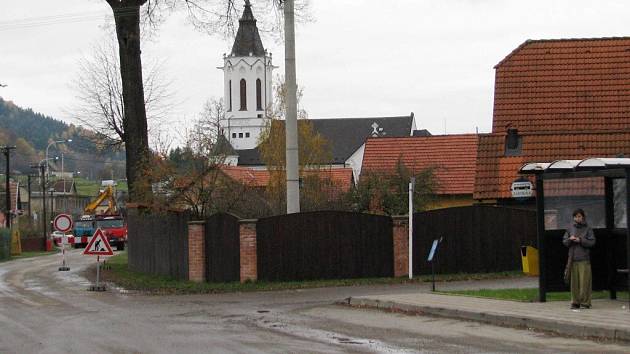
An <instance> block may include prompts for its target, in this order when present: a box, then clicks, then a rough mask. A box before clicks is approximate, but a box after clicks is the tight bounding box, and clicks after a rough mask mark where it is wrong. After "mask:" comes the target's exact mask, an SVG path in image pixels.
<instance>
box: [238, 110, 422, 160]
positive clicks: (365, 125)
mask: <svg viewBox="0 0 630 354" xmlns="http://www.w3.org/2000/svg"><path fill="white" fill-rule="evenodd" d="M413 119H414V118H413V113H411V114H410V115H408V116H401V117H372V118H326V119H309V122H311V124H313V130H314V131H315V132H317V133H319V134H321V135H322V137H324V139H326V141H327V142H328V144H329V146H330V150H331V152H332V160H331V161H329V163H330V164H343V163H345V162H346V160H347V159H348V158H349V157H350V156H351V155H352V154H353V153H354V152H355V151H356V150H357V149H358V148H359V147H361V145H362V144H363V143H364V142H365V139H367V138H369V137H405V136H410V135H411V130H412V128H413ZM278 122H280V124H284V121H283V120H282V121H278ZM427 133H428V132H427ZM429 134H430V133H429ZM236 152H237V153H238V155H239V159H238V164H239V166H259V165H264V162H263V161H262V158H261V157H260V151H259V150H258V148H255V149H249V150H237V151H236Z"/></svg>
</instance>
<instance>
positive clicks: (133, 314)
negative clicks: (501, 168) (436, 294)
mask: <svg viewBox="0 0 630 354" xmlns="http://www.w3.org/2000/svg"><path fill="white" fill-rule="evenodd" d="M68 261H69V265H70V267H71V271H70V272H59V271H57V268H58V267H59V265H60V262H61V260H60V258H59V256H56V255H55V256H44V257H38V258H30V259H20V260H15V261H10V262H4V263H0V353H223V352H230V353H287V352H294V353H297V352H308V353H338V352H340V353H345V352H348V353H358V352H378V353H383V352H385V353H415V352H418V353H514V352H523V353H525V352H527V353H576V352H577V353H594V352H598V353H602V352H609V353H627V352H628V348H627V347H624V346H622V345H617V344H614V343H596V342H592V341H586V340H577V339H570V338H559V337H554V336H550V335H546V334H541V333H536V332H532V331H526V330H517V329H511V328H500V327H494V326H490V325H484V324H479V323H474V322H466V321H457V320H449V319H441V318H432V317H421V316H407V315H401V314H392V313H383V312H379V311H374V310H367V309H352V308H347V307H344V306H338V305H334V302H336V301H339V300H342V299H344V298H347V297H348V296H360V295H369V294H385V293H400V292H415V291H427V290H428V285H425V284H419V285H418V284H415V285H394V286H362V287H341V288H322V289H308V290H291V291H277V292H258V293H231V294H213V295H212V294H211V295H184V296H157V295H143V294H138V293H133V292H127V291H124V290H122V289H115V288H112V287H111V286H110V287H109V288H108V291H106V292H100V293H99V292H90V291H87V290H86V289H87V288H88V287H89V286H90V285H91V284H92V283H91V282H89V281H88V280H86V279H84V278H83V277H82V276H81V274H83V272H84V270H85V269H86V267H89V266H91V265H93V264H94V258H93V257H88V256H82V255H80V250H73V251H71V252H69V255H68ZM510 281H511V282H517V283H518V282H521V283H522V282H527V281H529V280H528V279H524V280H510ZM474 284H475V285H476V286H483V287H492V286H505V285H506V284H504V283H501V282H497V281H486V282H481V283H479V282H476V283H474ZM471 285H472V283H467V284H466V283H465V284H459V283H449V284H448V285H441V286H448V287H466V288H470V287H471ZM517 285H518V284H517ZM521 285H523V284H521ZM525 285H528V284H525Z"/></svg>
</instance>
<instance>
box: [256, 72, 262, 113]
mask: <svg viewBox="0 0 630 354" xmlns="http://www.w3.org/2000/svg"><path fill="white" fill-rule="evenodd" d="M256 109H257V110H259V111H262V83H261V82H260V79H256Z"/></svg>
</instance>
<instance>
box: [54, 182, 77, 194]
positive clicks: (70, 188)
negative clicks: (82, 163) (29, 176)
mask: <svg viewBox="0 0 630 354" xmlns="http://www.w3.org/2000/svg"><path fill="white" fill-rule="evenodd" d="M52 188H53V189H54V192H55V193H72V194H76V188H75V185H74V180H70V179H67V180H65V181H64V180H59V181H56V182H55V183H54V184H53V186H52ZM64 188H65V189H64Z"/></svg>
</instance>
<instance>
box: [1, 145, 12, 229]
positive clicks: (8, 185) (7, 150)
mask: <svg viewBox="0 0 630 354" xmlns="http://www.w3.org/2000/svg"><path fill="white" fill-rule="evenodd" d="M14 149H15V146H3V147H2V152H3V153H4V157H5V158H6V163H7V164H6V167H7V168H6V173H5V179H6V180H5V192H6V193H5V197H6V204H5V205H6V214H5V220H6V226H7V228H8V229H11V183H10V181H11V150H14Z"/></svg>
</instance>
